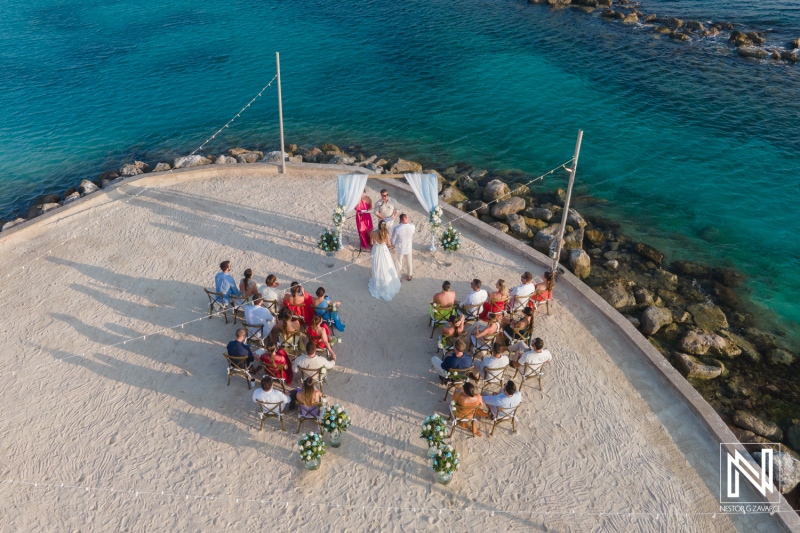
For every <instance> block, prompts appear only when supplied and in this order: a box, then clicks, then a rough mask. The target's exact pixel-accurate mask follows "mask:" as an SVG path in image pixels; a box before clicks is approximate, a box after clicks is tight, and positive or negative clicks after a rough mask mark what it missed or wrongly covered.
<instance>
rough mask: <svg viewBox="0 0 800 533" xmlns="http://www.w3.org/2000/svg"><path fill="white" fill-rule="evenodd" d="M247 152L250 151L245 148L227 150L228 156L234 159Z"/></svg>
mask: <svg viewBox="0 0 800 533" xmlns="http://www.w3.org/2000/svg"><path fill="white" fill-rule="evenodd" d="M249 151H250V150H248V149H247V148H239V147H236V148H231V149H230V150H228V155H230V156H231V157H236V156H240V155H242V154H246V153H247V152H249Z"/></svg>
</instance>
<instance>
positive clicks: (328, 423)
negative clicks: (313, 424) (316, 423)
mask: <svg viewBox="0 0 800 533" xmlns="http://www.w3.org/2000/svg"><path fill="white" fill-rule="evenodd" d="M320 423H321V424H322V430H323V431H327V432H328V433H333V431H334V430H338V431H340V432H341V431H347V428H349V427H350V416H349V415H348V414H347V411H345V410H344V409H342V407H341V406H340V405H339V404H338V403H337V404H334V405H332V406H331V407H328V409H326V410H325V412H324V413H323V414H322V418H321V419H320Z"/></svg>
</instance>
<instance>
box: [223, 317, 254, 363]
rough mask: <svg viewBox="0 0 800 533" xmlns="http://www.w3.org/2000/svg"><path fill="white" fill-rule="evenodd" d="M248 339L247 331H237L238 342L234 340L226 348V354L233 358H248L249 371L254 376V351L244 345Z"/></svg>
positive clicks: (241, 329)
mask: <svg viewBox="0 0 800 533" xmlns="http://www.w3.org/2000/svg"><path fill="white" fill-rule="evenodd" d="M246 338H247V330H246V329H244V328H239V329H237V330H236V340H232V341H231V342H229V343H228V345H227V346H226V347H225V352H226V353H227V354H228V355H230V356H231V357H247V366H248V371H249V372H250V373H251V374H254V373H255V369H254V367H253V361H255V356H254V355H253V350H251V349H250V346H248V345H247V344H245V343H244V340H245V339H246Z"/></svg>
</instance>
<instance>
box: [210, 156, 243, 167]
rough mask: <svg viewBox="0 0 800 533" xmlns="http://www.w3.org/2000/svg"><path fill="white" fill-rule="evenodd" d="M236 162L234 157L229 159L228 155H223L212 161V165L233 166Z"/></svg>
mask: <svg viewBox="0 0 800 533" xmlns="http://www.w3.org/2000/svg"><path fill="white" fill-rule="evenodd" d="M238 162H239V160H238V159H236V158H235V157H231V156H229V155H224V154H223V155H221V156H219V157H218V158H217V160H216V161H214V163H215V164H217V165H235V164H236V163H238Z"/></svg>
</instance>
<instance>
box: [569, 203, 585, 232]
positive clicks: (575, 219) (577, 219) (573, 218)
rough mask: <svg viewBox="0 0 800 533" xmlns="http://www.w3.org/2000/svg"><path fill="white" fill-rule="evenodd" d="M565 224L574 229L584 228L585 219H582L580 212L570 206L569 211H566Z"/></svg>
mask: <svg viewBox="0 0 800 533" xmlns="http://www.w3.org/2000/svg"><path fill="white" fill-rule="evenodd" d="M567 226H572V227H573V228H575V229H578V228H585V227H586V221H585V220H584V219H583V217H582V216H581V214H580V213H578V212H577V211H575V210H574V209H572V208H570V210H569V212H568V213H567Z"/></svg>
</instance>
